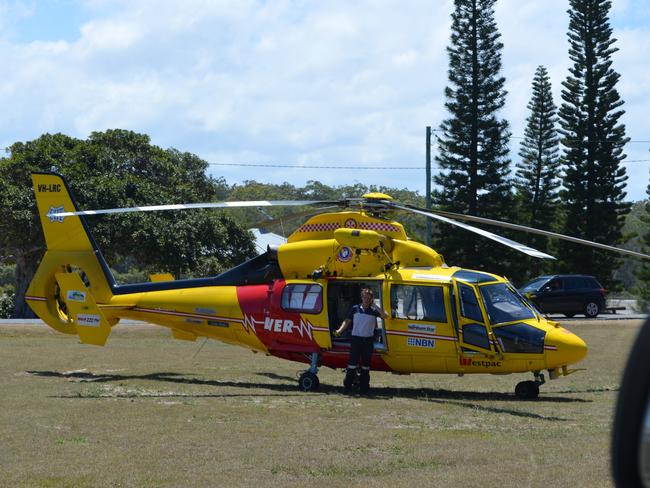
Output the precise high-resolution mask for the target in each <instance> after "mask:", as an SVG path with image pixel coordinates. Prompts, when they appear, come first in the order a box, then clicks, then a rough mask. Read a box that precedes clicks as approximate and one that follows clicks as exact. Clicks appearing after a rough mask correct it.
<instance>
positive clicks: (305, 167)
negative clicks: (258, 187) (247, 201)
mask: <svg viewBox="0 0 650 488" xmlns="http://www.w3.org/2000/svg"><path fill="white" fill-rule="evenodd" d="M208 164H209V165H210V166H239V167H252V168H293V169H372V170H402V169H408V170H422V166H341V165H339V166H334V165H313V164H309V165H296V164H256V163H208ZM353 164H358V163H353ZM370 164H375V165H379V164H380V163H370ZM407 164H408V163H407ZM411 164H414V163H411ZM436 169H439V168H438V167H436Z"/></svg>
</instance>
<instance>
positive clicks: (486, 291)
mask: <svg viewBox="0 0 650 488" xmlns="http://www.w3.org/2000/svg"><path fill="white" fill-rule="evenodd" d="M479 288H480V290H481V296H482V297H483V301H484V302H485V308H486V309H487V313H488V317H489V319H490V323H491V324H502V323H504V322H514V321H516V320H526V319H533V318H535V314H534V313H533V311H532V310H531V309H530V308H528V307H527V306H526V305H525V304H524V302H523V301H522V300H521V298H519V297H518V296H517V294H515V293H514V292H513V291H512V290H511V289H510V288H509V287H508V285H507V284H505V283H494V284H491V285H482V286H480V287H479Z"/></svg>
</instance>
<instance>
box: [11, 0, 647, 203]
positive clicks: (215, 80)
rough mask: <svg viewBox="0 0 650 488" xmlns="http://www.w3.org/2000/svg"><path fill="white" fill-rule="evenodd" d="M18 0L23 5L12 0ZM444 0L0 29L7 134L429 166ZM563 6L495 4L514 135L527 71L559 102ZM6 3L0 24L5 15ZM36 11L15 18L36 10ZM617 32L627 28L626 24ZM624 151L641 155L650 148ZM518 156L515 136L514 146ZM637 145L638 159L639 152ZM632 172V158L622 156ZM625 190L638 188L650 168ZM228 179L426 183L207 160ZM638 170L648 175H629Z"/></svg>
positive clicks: (640, 52) (631, 64) (97, 3)
mask: <svg viewBox="0 0 650 488" xmlns="http://www.w3.org/2000/svg"><path fill="white" fill-rule="evenodd" d="M15 5H22V4H18V3H16V4H15ZM36 5H37V7H36V8H40V7H39V6H38V4H36ZM452 5H453V2H452V1H451V0H446V1H445V2H426V1H424V0H410V1H407V2H397V1H389V0H386V1H384V2H374V1H370V0H364V1H360V2H346V1H343V0H334V1H332V2H320V3H318V2H300V1H298V2H296V1H289V0H278V1H274V2H264V1H261V0H257V1H253V0H245V1H244V0H243V1H236V2H232V1H227V0H222V1H219V2H215V1H208V0H205V1H199V0H196V1H188V2H183V3H179V2H172V1H162V2H160V1H153V0H138V1H129V2H126V1H114V0H111V1H108V0H93V1H88V2H85V3H84V7H83V8H84V9H85V11H86V12H87V18H86V19H85V20H84V21H83V22H82V23H81V24H80V25H78V26H77V30H76V34H75V35H71V36H69V37H68V38H67V39H68V40H67V41H66V40H60V41H53V42H42V41H37V40H34V41H32V42H17V41H10V40H8V39H10V37H5V38H4V40H2V39H0V58H1V59H3V67H2V70H3V77H2V78H0V103H2V106H3V114H4V116H3V117H2V118H0V134H2V137H3V140H2V141H0V143H3V144H4V145H8V144H10V143H12V142H14V141H16V140H26V139H31V138H34V137H38V136H39V135H40V134H41V133H43V132H65V133H68V134H70V135H73V136H77V137H87V135H88V134H89V133H90V132H91V131H94V130H105V129H107V128H111V127H121V128H125V129H132V130H136V131H140V132H144V133H147V134H150V135H151V137H152V141H153V142H154V143H155V144H158V145H161V146H163V147H168V146H174V147H177V148H179V149H181V150H184V151H190V152H194V153H197V154H199V155H201V156H202V157H204V158H206V159H208V160H209V161H212V162H225V163H228V162H249V163H250V162H266V163H272V162H276V163H281V164H296V163H303V164H305V163H311V164H317V163H324V164H346V163H361V162H374V163H385V164H391V165H392V164H397V165H407V166H413V165H414V164H416V165H422V166H423V164H424V149H425V148H424V128H425V126H426V125H432V126H433V127H434V128H435V127H436V126H437V125H438V124H439V123H440V122H441V121H442V120H443V118H445V117H446V116H447V114H446V112H445V110H444V101H445V100H444V96H443V90H444V86H445V84H446V82H447V55H446V51H445V48H446V46H447V44H448V38H449V26H450V13H451V10H452ZM639 5H640V4H639V3H638V2H637V1H630V2H621V1H619V2H616V3H615V11H616V12H617V15H618V16H619V17H620V18H618V20H617V22H618V24H617V25H618V27H617V30H616V36H617V37H618V38H619V42H618V44H617V45H618V47H619V48H620V49H621V51H620V52H619V53H617V54H616V55H615V68H616V69H617V70H618V71H619V72H620V73H621V74H622V79H621V84H620V90H621V94H622V95H623V97H624V99H625V100H626V105H625V109H626V110H627V114H626V116H625V123H626V124H627V127H628V134H629V135H633V136H635V137H644V138H650V135H648V136H646V135H644V134H645V133H648V132H650V131H649V130H648V122H647V121H646V117H645V114H647V113H648V110H649V109H650V107H648V105H647V103H648V102H647V101H646V98H647V97H645V94H647V93H648V85H649V84H650V80H649V76H650V75H648V73H647V71H646V70H645V69H644V66H645V60H644V59H643V56H644V54H645V53H647V52H648V48H649V47H650V46H648V43H649V41H648V40H647V39H649V38H650V36H648V32H647V28H645V27H644V26H639V25H636V24H635V25H633V26H628V27H625V26H626V24H625V22H626V20H625V19H627V18H630V19H631V18H633V17H634V15H635V12H637V11H638V9H639V8H641V7H640V6H639ZM566 9H567V5H566V1H565V0H549V1H546V2H538V1H533V0H528V1H522V0H499V2H498V4H497V22H498V25H499V28H500V31H501V33H502V40H503V43H504V45H505V47H504V52H503V69H504V71H503V72H504V75H505V76H506V79H507V85H506V88H507V90H508V91H509V95H508V99H507V106H506V107H505V108H504V110H503V116H504V117H506V118H507V119H508V120H509V121H510V122H511V128H512V132H513V134H514V135H519V134H521V133H522V132H523V126H524V123H525V118H526V115H527V114H526V104H527V103H528V99H529V97H530V84H531V82H532V77H533V74H534V71H535V68H536V67H537V66H538V65H540V64H543V65H545V66H546V67H547V68H548V70H549V73H550V75H551V79H552V83H553V89H554V94H555V100H556V104H558V105H559V103H560V88H561V87H560V83H561V81H562V80H563V79H564V78H565V76H566V73H567V68H568V66H569V60H568V56H567V40H566V28H567V25H568V19H567V16H566V13H565V11H566ZM6 10H7V9H6V4H4V3H0V27H2V26H3V22H5V23H6V22H7V21H6V19H7V18H8V17H7V15H4V16H3V14H4V13H5V11H6ZM31 14H32V12H31V11H29V10H24V11H23V13H19V12H13V13H12V14H11V16H13V17H12V18H15V17H16V16H20V15H22V16H23V17H22V18H25V17H29V15H31ZM621 26H623V27H621ZM637 146H638V148H637V147H634V148H632V150H631V151H630V152H629V154H630V159H643V158H642V157H641V156H646V155H647V147H640V146H639V145H637ZM512 149H513V151H512V156H513V158H516V152H517V149H518V144H517V141H516V140H515V141H513V144H512ZM642 153H643V154H642ZM628 166H629V167H630V168H632V164H630V165H628ZM637 168H638V169H635V170H634V172H635V173H634V174H635V178H634V179H633V181H632V179H631V183H630V194H631V196H632V197H634V198H642V197H643V196H644V188H645V185H646V184H647V180H648V177H647V168H648V166H647V165H646V166H642V165H638V166H637ZM213 170H214V172H215V174H223V175H224V176H225V177H226V178H227V179H228V180H229V182H231V183H232V182H235V181H241V180H243V179H250V178H258V179H268V181H284V180H289V181H291V182H293V183H295V184H303V183H304V182H305V181H307V180H309V179H315V178H317V179H320V180H322V181H323V182H325V183H328V184H343V183H348V182H349V181H350V179H353V180H357V181H363V182H367V183H375V184H385V185H392V186H399V187H404V186H410V187H412V188H416V189H418V190H420V191H422V190H424V186H425V185H424V169H422V171H421V172H420V171H401V172H399V171H397V172H396V171H379V170H377V171H354V172H352V171H351V172H342V171H307V170H287V169H278V170H277V171H276V170H270V169H259V170H254V171H251V168H243V169H236V168H232V167H222V166H220V167H216V166H215V167H213ZM637 171H645V176H644V177H641V175H637V174H636V172H637Z"/></svg>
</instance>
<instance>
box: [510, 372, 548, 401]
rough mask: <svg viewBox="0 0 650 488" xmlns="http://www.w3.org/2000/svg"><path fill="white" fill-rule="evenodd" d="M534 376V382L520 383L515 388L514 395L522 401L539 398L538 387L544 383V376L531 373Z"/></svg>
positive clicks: (538, 373)
mask: <svg viewBox="0 0 650 488" xmlns="http://www.w3.org/2000/svg"><path fill="white" fill-rule="evenodd" d="M533 374H534V375H535V380H534V381H520V382H519V383H517V386H516V387H515V395H517V398H521V399H522V400H534V399H536V398H537V397H539V387H540V386H542V385H543V384H544V383H546V381H545V380H544V375H543V374H542V373H540V372H539V371H535V372H533Z"/></svg>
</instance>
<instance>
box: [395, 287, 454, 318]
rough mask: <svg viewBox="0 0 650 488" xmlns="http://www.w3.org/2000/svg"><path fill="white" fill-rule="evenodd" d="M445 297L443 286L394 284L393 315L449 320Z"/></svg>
mask: <svg viewBox="0 0 650 488" xmlns="http://www.w3.org/2000/svg"><path fill="white" fill-rule="evenodd" d="M443 297H444V293H443V289H442V287H441V286H410V285H393V286H392V287H391V309H392V310H393V317H395V318H397V319H407V320H425V321H428V322H447V314H446V313H445V303H444V299H443Z"/></svg>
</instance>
